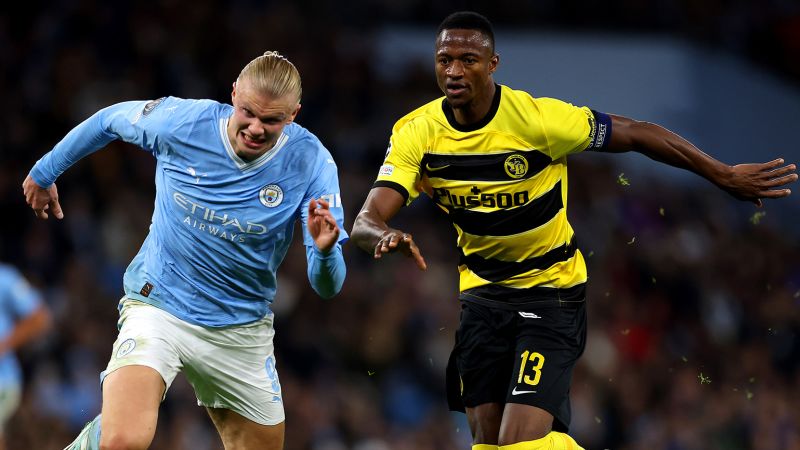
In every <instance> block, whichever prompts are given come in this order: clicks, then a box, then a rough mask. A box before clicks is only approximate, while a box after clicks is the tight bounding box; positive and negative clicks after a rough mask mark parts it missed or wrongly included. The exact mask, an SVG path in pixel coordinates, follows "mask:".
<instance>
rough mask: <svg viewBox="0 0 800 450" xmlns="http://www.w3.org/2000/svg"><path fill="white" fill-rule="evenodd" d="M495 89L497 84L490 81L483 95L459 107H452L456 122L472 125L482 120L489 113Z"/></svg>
mask: <svg viewBox="0 0 800 450" xmlns="http://www.w3.org/2000/svg"><path fill="white" fill-rule="evenodd" d="M495 89H497V85H496V84H494V82H492V83H491V86H489V87H488V89H487V90H486V91H485V94H484V95H483V96H481V97H480V98H475V99H473V100H472V101H471V102H469V103H468V104H466V105H464V106H462V107H460V108H453V116H454V117H455V119H456V122H458V123H459V124H461V125H472V124H473V123H477V122H480V121H481V120H483V118H484V117H486V115H487V114H489V110H491V109H492V102H493V101H494V94H495Z"/></svg>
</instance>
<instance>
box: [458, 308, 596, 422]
mask: <svg viewBox="0 0 800 450" xmlns="http://www.w3.org/2000/svg"><path fill="white" fill-rule="evenodd" d="M547 303H548V304H547V305H546V306H545V305H543V306H541V307H535V308H526V309H524V310H522V311H517V310H511V309H501V308H492V307H490V306H486V305H482V304H476V303H473V302H466V301H462V306H461V324H460V325H459V328H458V331H456V344H455V347H454V348H453V352H452V353H451V354H450V361H449V362H448V364H447V378H446V379H447V400H448V403H449V405H450V409H451V410H453V411H461V412H463V411H464V408H465V407H467V408H472V407H475V406H478V405H481V404H484V403H501V404H505V403H522V404H525V405H531V406H536V407H538V408H542V409H544V410H545V411H547V412H549V413H550V414H552V415H553V417H554V421H553V429H554V430H555V431H561V432H567V431H568V427H569V422H570V416H571V412H570V404H569V388H570V383H571V381H572V369H573V368H574V367H575V363H576V362H577V360H578V358H579V357H580V356H581V354H582V353H583V350H584V348H585V347H586V302H585V301H575V302H564V303H561V304H553V303H552V302H547Z"/></svg>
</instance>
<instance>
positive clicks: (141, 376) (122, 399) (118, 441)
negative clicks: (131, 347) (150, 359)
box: [100, 365, 166, 449]
mask: <svg viewBox="0 0 800 450" xmlns="http://www.w3.org/2000/svg"><path fill="white" fill-rule="evenodd" d="M165 388H166V385H165V384H164V380H163V379H162V377H161V374H159V373H158V372H157V371H156V370H155V369H153V368H150V367H147V366H137V365H132V366H124V367H120V368H119V369H117V370H115V371H113V372H111V373H110V374H108V375H107V376H106V377H105V379H104V380H103V407H102V415H101V418H100V424H101V425H100V428H101V430H102V432H101V433H100V441H101V445H102V446H104V447H106V448H130V449H146V448H147V447H148V446H149V445H150V443H151V442H152V440H153V436H155V432H156V423H157V422H158V407H159V404H160V403H161V399H162V398H163V396H164V390H165Z"/></svg>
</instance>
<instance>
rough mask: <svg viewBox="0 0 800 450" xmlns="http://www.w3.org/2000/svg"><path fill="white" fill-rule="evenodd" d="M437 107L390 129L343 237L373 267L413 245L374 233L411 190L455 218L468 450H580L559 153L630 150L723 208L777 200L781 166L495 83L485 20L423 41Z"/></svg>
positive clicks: (579, 339)
mask: <svg viewBox="0 0 800 450" xmlns="http://www.w3.org/2000/svg"><path fill="white" fill-rule="evenodd" d="M435 58H436V65H435V67H436V78H437V82H438V84H439V87H440V89H441V90H442V91H443V92H444V94H445V96H444V98H440V99H437V100H435V101H432V102H430V103H428V104H426V105H423V106H422V107H420V108H418V109H416V110H415V111H413V112H411V113H410V114H408V115H406V116H405V117H403V118H401V119H400V120H399V121H397V123H396V124H395V126H394V128H393V129H392V136H391V140H390V145H389V150H388V152H387V154H386V159H385V161H384V163H383V165H382V166H381V168H380V171H379V174H378V178H377V181H376V182H375V184H374V185H373V188H372V190H371V191H370V193H369V195H368V197H367V199H366V201H365V203H364V206H363V207H362V209H361V212H360V213H359V215H358V217H357V218H356V221H355V224H354V226H353V231H352V233H351V238H352V239H353V240H354V241H355V242H356V243H357V244H358V245H359V246H360V247H361V248H363V249H364V250H366V251H369V252H373V254H374V257H375V258H380V257H381V256H382V255H383V254H385V253H391V252H396V251H399V252H401V253H403V254H405V255H406V256H409V257H411V258H413V259H414V260H415V261H416V264H417V265H418V266H419V267H420V268H421V269H425V268H426V263H425V259H424V258H423V257H422V254H421V253H420V250H419V248H418V247H417V245H416V244H415V242H414V240H413V238H412V236H411V235H410V234H408V233H405V232H403V231H401V230H398V229H394V228H391V227H389V225H388V224H387V222H388V221H389V220H390V219H391V218H392V217H393V216H394V215H395V214H396V213H397V212H398V211H399V210H400V208H401V207H402V206H403V205H406V204H409V203H411V202H412V201H413V200H414V199H415V198H417V197H418V196H419V195H420V193H425V194H427V195H429V196H430V197H431V198H432V199H433V201H434V202H435V204H436V205H437V206H438V207H439V208H441V209H442V210H443V211H444V212H445V213H446V214H447V215H448V217H449V219H450V220H451V221H452V223H453V226H454V227H455V229H456V232H457V235H458V241H457V244H458V247H459V249H460V251H461V259H460V261H459V266H458V270H459V273H460V295H459V299H460V301H461V302H462V312H461V323H460V326H459V329H458V331H457V332H456V344H455V347H454V349H453V352H452V355H451V358H450V363H449V364H448V369H447V371H448V373H447V385H448V386H447V389H448V401H449V403H450V407H451V409H453V410H461V411H466V413H467V418H468V421H469V425H470V429H471V432H472V436H473V443H474V445H473V449H475V450H489V449H498V448H499V449H502V450H539V449H542V450H544V449H570V450H578V449H580V448H581V447H580V446H579V445H578V444H577V443H576V442H575V441H574V440H573V439H572V438H571V437H570V436H569V435H567V434H566V433H567V432H568V427H569V422H570V404H569V385H570V380H571V376H572V369H573V367H574V366H575V362H576V361H577V359H578V357H579V356H580V355H581V353H582V352H583V349H584V347H585V340H586V309H585V298H586V294H585V286H586V280H587V274H586V264H585V263H584V260H583V255H582V254H581V252H580V250H579V249H578V246H577V241H576V239H575V233H574V231H573V230H572V227H571V226H570V224H569V222H568V221H567V215H566V203H567V165H566V161H567V156H568V155H570V154H573V153H578V152H581V151H589V150H590V151H604V152H625V151H630V150H633V151H638V152H640V153H643V154H645V155H647V156H649V157H651V158H653V159H655V160H657V161H661V162H664V163H667V164H670V165H673V166H676V167H681V168H684V169H687V170H691V171H693V172H695V173H697V174H699V175H701V176H703V177H705V178H707V179H708V180H710V181H711V182H713V183H714V184H716V185H717V186H719V187H720V188H722V189H724V190H726V191H727V192H729V193H730V194H732V195H733V196H734V197H736V198H739V199H742V200H749V201H753V202H755V203H757V204H760V199H761V198H777V197H785V196H787V195H789V194H790V191H789V190H788V189H776V188H778V187H780V186H782V185H784V184H786V183H790V182H793V181H795V180H796V179H797V174H795V173H794V172H795V170H796V168H795V166H794V165H784V163H783V160H781V159H776V160H774V161H771V162H768V163H763V164H741V165H737V166H728V165H726V164H723V163H721V162H720V161H717V160H715V159H713V158H711V157H710V156H708V155H706V154H705V153H703V152H701V151H700V150H698V149H697V148H696V147H694V146H693V145H692V144H690V143H689V142H687V141H686V140H685V139H683V138H681V137H680V136H678V135H676V134H674V133H671V132H670V131H668V130H666V129H664V128H662V127H659V126H657V125H654V124H651V123H646V122H639V121H635V120H631V119H628V118H625V117H621V116H616V115H611V114H604V113H601V112H597V111H593V110H591V109H589V108H585V107H584V108H580V107H575V106H573V105H570V104H568V103H565V102H562V101H560V100H555V99H549V98H534V97H532V96H531V95H529V94H528V93H527V92H523V91H517V90H513V89H511V88H509V87H507V86H501V85H498V84H495V82H494V80H493V78H492V74H493V73H494V71H495V70H496V69H497V66H498V63H499V57H498V55H497V54H496V53H495V50H494V34H493V31H492V26H491V24H490V23H489V21H488V20H487V19H486V18H485V17H483V16H481V15H479V14H476V13H472V12H459V13H455V14H452V15H450V16H449V17H447V18H446V19H445V20H444V22H442V24H441V25H440V27H439V30H438V33H437V38H436V53H435Z"/></svg>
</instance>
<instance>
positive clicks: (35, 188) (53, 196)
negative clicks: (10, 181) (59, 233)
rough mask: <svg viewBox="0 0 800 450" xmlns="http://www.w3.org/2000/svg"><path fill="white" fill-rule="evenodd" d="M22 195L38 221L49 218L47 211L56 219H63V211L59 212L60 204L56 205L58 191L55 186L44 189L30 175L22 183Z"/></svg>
mask: <svg viewBox="0 0 800 450" xmlns="http://www.w3.org/2000/svg"><path fill="white" fill-rule="evenodd" d="M22 193H23V194H24V195H25V202H26V203H27V204H29V205H30V206H31V209H33V212H34V213H35V214H36V217H38V218H40V219H47V218H48V217H49V216H48V214H47V211H48V210H49V211H50V212H51V213H53V214H55V216H56V218H57V219H63V218H64V211H62V210H61V204H60V203H58V189H57V188H56V184H55V183H53V185H52V186H50V187H49V188H47V189H45V188H43V187H41V186H39V185H38V184H36V182H35V181H33V178H31V176H30V175H28V176H27V178H25V181H23V182H22Z"/></svg>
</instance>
